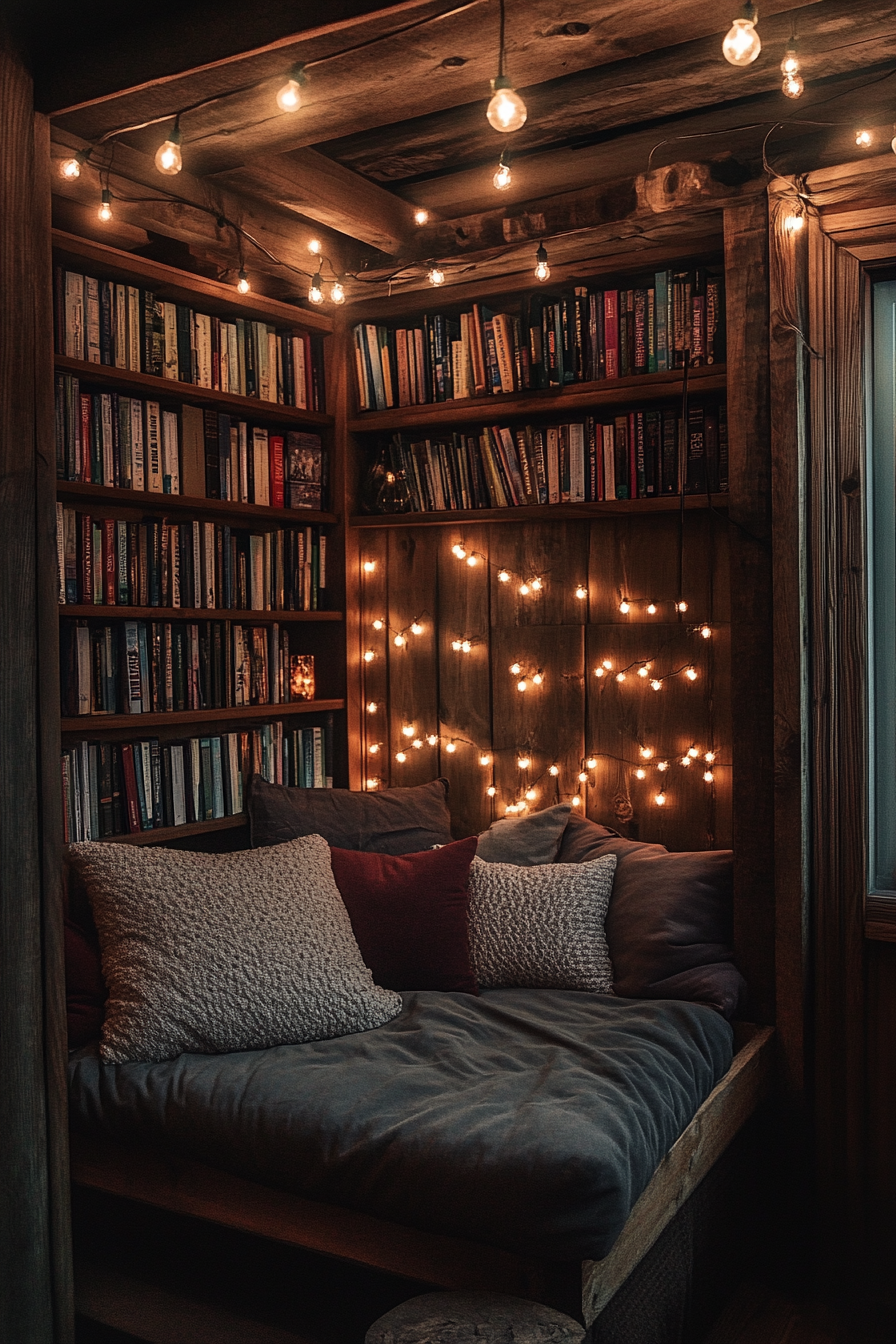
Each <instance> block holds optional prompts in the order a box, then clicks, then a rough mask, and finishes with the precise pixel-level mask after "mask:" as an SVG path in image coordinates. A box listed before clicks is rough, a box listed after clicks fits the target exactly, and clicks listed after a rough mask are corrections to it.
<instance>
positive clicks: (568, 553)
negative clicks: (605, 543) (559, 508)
mask: <svg viewBox="0 0 896 1344" xmlns="http://www.w3.org/2000/svg"><path fill="white" fill-rule="evenodd" d="M489 532H490V554H491V558H492V564H493V566H498V567H500V566H502V565H505V566H506V567H507V569H508V570H510V571H511V576H512V577H511V582H510V583H498V582H497V580H496V579H495V580H494V581H493V585H492V624H493V625H495V626H511V625H552V624H556V625H578V624H579V623H580V622H581V620H582V604H581V602H580V601H579V599H578V598H577V597H576V587H577V585H578V584H580V583H585V582H587V575H588V524H587V523H571V522H563V523H560V522H558V523H528V524H523V525H522V526H520V527H508V526H507V525H506V524H504V523H500V524H494V525H493V526H492V527H491V528H490V529H489ZM497 572H498V571H497V570H496V569H495V568H493V570H492V574H493V575H495V574H496V573H497ZM521 576H522V577H524V578H525V579H529V578H532V577H541V579H542V581H543V583H544V587H543V589H542V590H541V591H540V592H539V593H536V594H533V595H530V596H529V597H521V596H520V594H519V591H518V590H519V584H520V577H521Z"/></svg>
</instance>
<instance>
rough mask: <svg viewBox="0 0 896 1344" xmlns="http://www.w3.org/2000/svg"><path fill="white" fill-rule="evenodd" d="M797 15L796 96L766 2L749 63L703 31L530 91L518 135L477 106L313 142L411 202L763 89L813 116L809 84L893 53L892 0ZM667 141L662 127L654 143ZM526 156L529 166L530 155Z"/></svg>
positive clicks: (781, 33) (828, 3) (789, 115)
mask: <svg viewBox="0 0 896 1344" xmlns="http://www.w3.org/2000/svg"><path fill="white" fill-rule="evenodd" d="M799 17H800V18H801V20H802V22H801V24H800V28H799V31H800V55H801V60H802V62H803V70H804V74H805V77H806V80H807V90H806V93H805V95H804V97H803V98H801V99H800V100H799V102H792V101H791V100H790V99H787V98H785V97H784V95H783V94H782V92H781V73H780V69H779V64H780V59H781V56H782V55H783V52H784V48H785V46H786V44H787V39H788V36H789V34H790V30H791V28H790V25H791V21H792V16H791V14H789V13H787V14H779V15H777V16H774V15H768V16H766V14H765V12H764V8H763V13H762V17H761V20H760V30H761V33H762V39H763V51H762V54H761V55H760V57H759V59H758V60H757V61H756V62H755V64H754V65H751V66H749V67H748V68H747V69H746V70H735V69H732V67H731V66H730V65H728V64H727V63H726V62H725V61H724V60H723V59H722V56H721V53H720V51H719V47H718V38H717V37H716V36H713V37H707V38H701V39H700V40H698V41H693V42H687V43H682V44H679V45H675V46H667V47H664V48H660V49H658V50H655V51H652V52H650V53H648V54H645V55H641V56H638V57H636V58H631V59H626V60H621V61H618V62H616V63H615V64H613V65H604V66H600V67H598V68H595V69H591V70H586V71H581V72H579V73H577V74H575V73H574V74H569V75H566V76H564V78H562V79H554V80H550V81H548V82H545V83H540V84H538V85H537V86H535V87H534V88H531V89H529V88H527V89H525V90H524V94H525V98H526V103H527V106H528V109H529V117H528V120H527V122H526V125H525V126H524V127H523V129H522V130H520V131H518V132H516V133H514V134H513V135H511V136H500V135H495V133H494V132H493V131H492V130H491V128H490V127H489V126H488V124H487V122H486V120H485V117H484V115H483V108H482V105H481V103H477V104H473V105H469V106H466V107H459V108H455V109H454V110H453V111H452V112H447V113H443V114H440V115H438V116H426V117H417V118H415V119H414V120H412V121H406V122H403V123H401V124H397V125H394V126H390V127H385V128H379V129H370V130H368V131H366V132H364V133H361V134H359V135H356V136H352V137H348V138H341V139H339V140H336V139H332V140H330V141H328V142H326V143H323V144H321V145H319V146H318V148H320V149H321V150H322V152H324V153H325V154H327V155H328V156H330V157H332V158H335V159H336V160H337V161H338V162H340V163H342V164H343V165H345V166H346V167H348V168H352V169H353V170H354V171H356V172H359V173H362V174H364V175H365V176H369V177H371V178H373V179H375V180H377V181H380V182H388V183H390V184H393V185H395V186H398V185H399V184H401V183H405V184H406V185H405V187H404V191H405V194H406V195H407V196H409V197H412V198H415V189H416V186H417V182H418V180H420V179H424V178H425V177H426V175H431V176H432V177H434V178H437V177H439V176H440V175H444V174H446V173H448V172H452V171H453V172H457V171H460V170H466V169H469V170H471V171H475V170H478V171H481V172H483V173H484V171H485V169H484V165H487V164H489V163H494V162H496V161H497V157H498V154H499V153H500V151H501V149H503V148H505V147H506V148H508V149H509V150H510V151H511V153H516V154H518V155H520V156H524V155H526V154H529V153H531V152H533V151H537V150H539V149H541V150H544V151H548V150H550V151H551V152H554V151H557V152H560V153H563V152H564V151H565V150H567V149H572V148H578V147H580V146H581V145H587V144H588V143H589V140H590V139H591V138H592V137H595V136H601V135H604V134H606V133H607V132H612V131H613V130H614V129H617V128H618V129H620V130H623V131H624V129H625V127H627V126H629V125H631V124H633V123H641V122H646V121H650V120H656V119H660V118H667V117H673V116H675V115H677V114H688V113H690V112H691V111H692V110H693V109H694V108H701V109H705V110H706V111H707V113H709V112H710V111H712V112H714V113H716V114H718V113H721V112H722V111H723V109H724V107H725V105H726V104H732V103H736V102H737V101H739V100H741V99H743V98H745V97H751V96H757V95H766V96H767V97H768V98H769V102H770V103H771V104H774V113H773V119H777V118H781V119H782V120H787V119H794V118H800V117H805V116H808V115H811V113H810V112H809V111H808V109H809V108H810V107H811V104H812V101H813V81H814V80H820V79H823V78H829V77H831V76H838V75H843V74H848V73H849V72H851V71H855V72H859V71H861V70H863V69H867V67H868V66H874V65H880V64H881V63H882V62H886V61H892V60H893V59H894V58H896V28H894V25H893V21H892V4H891V3H890V2H889V0H869V3H867V4H865V3H863V4H856V3H852V4H850V3H843V0H821V3H819V4H817V5H815V6H813V7H812V9H811V10H808V11H804V12H803V13H802V15H801V16H799ZM829 95H830V90H829V89H825V91H824V95H823V97H824V99H825V103H824V106H825V110H824V111H823V112H819V113H818V114H816V115H820V116H821V117H823V118H824V119H829V118H833V119H836V116H837V104H836V102H834V103H832V104H831V105H830V106H828V103H827V100H828V98H829ZM749 111H750V109H749V107H746V108H744V109H743V118H742V119H743V120H747V121H748V120H750V117H749ZM662 138H663V128H662V126H659V127H657V131H656V136H655V139H656V140H661V139H662ZM520 162H521V166H522V165H523V164H525V158H522V157H521V160H520ZM492 171H494V170H492ZM419 187H420V198H421V201H423V202H424V203H425V200H426V197H427V192H428V190H429V184H428V183H427V182H426V181H425V180H420V181H419ZM443 208H444V207H443Z"/></svg>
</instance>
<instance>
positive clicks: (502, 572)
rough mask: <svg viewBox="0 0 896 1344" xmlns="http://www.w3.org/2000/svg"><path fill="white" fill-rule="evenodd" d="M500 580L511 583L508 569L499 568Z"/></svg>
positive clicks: (500, 581)
mask: <svg viewBox="0 0 896 1344" xmlns="http://www.w3.org/2000/svg"><path fill="white" fill-rule="evenodd" d="M498 582H499V583H509V582H510V575H509V574H508V572H507V570H506V569H499V570H498Z"/></svg>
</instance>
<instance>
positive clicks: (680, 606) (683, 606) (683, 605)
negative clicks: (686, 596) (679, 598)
mask: <svg viewBox="0 0 896 1344" xmlns="http://www.w3.org/2000/svg"><path fill="white" fill-rule="evenodd" d="M687 609H688V604H687V602H676V603H675V610H676V611H682V612H684V611H687Z"/></svg>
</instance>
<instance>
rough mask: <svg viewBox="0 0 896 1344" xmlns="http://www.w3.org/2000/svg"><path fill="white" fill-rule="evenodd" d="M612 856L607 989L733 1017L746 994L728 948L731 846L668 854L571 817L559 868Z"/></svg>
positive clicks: (580, 818)
mask: <svg viewBox="0 0 896 1344" xmlns="http://www.w3.org/2000/svg"><path fill="white" fill-rule="evenodd" d="M604 854H615V855H616V878H615V881H614V883H613V895H612V896H611V898H610V908H609V911H608V913H607V922H606V931H607V943H608V944H609V948H610V960H611V961H612V963H613V989H614V991H615V992H616V993H617V994H620V995H623V996H624V997H626V998H640V999H687V1000H688V1001H690V1002H692V1003H706V1004H709V1005H710V1006H711V1007H713V1008H716V1009H718V1011H719V1012H721V1013H724V1015H725V1016H726V1017H732V1016H733V1015H734V1013H735V1012H736V1011H737V1008H738V1005H739V1004H740V1002H741V1001H742V999H743V998H745V996H746V984H745V982H744V979H743V976H742V975H741V973H740V971H739V970H738V969H737V967H736V966H735V965H734V951H733V948H732V905H731V896H732V863H731V850H730V849H708V850H699V851H696V852H693V853H682V854H671V853H670V852H669V851H668V850H667V849H665V848H664V847H663V846H662V845H645V844H641V843H640V842H639V841H637V840H625V839H623V838H622V836H619V835H617V834H616V833H615V832H614V831H610V830H608V829H607V828H606V827H605V826H599V825H598V824H597V823H596V822H593V821H588V820H587V819H586V818H584V817H577V816H576V815H575V814H574V813H573V815H572V816H571V817H570V819H569V822H568V823H567V827H566V830H565V831H564V833H563V839H562V841H561V843H560V851H559V853H558V855H557V862H558V863H586V862H587V861H588V860H589V859H597V858H600V857H601V856H602V855H604Z"/></svg>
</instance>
